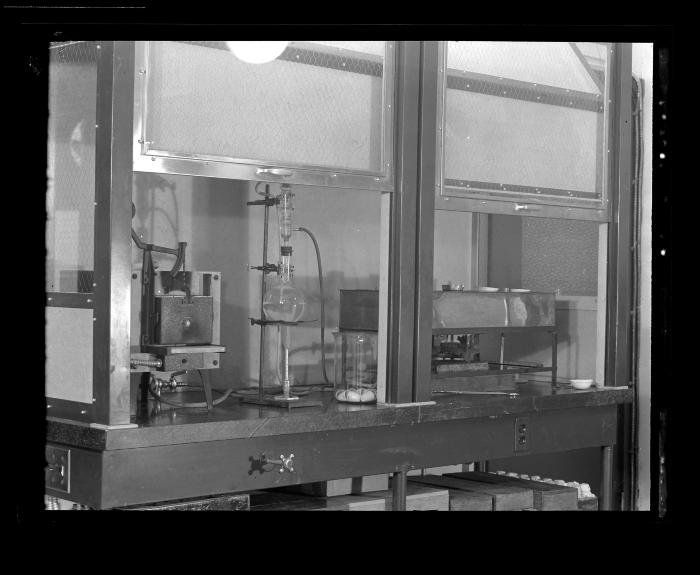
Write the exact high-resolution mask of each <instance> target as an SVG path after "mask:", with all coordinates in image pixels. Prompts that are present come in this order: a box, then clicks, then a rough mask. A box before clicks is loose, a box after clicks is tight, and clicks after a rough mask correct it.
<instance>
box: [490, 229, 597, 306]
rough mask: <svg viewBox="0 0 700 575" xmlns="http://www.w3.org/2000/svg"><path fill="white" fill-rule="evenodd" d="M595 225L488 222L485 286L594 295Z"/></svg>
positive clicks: (595, 275)
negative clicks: (486, 277)
mask: <svg viewBox="0 0 700 575" xmlns="http://www.w3.org/2000/svg"><path fill="white" fill-rule="evenodd" d="M599 227H600V226H599V224H598V223H596V222H587V221H578V220H563V219H553V218H521V217H518V216H495V215H493V216H490V217H489V256H488V259H489V266H488V282H489V283H488V285H490V286H494V287H498V288H523V289H531V290H533V291H536V292H556V293H557V295H560V296H567V295H569V296H592V297H595V296H597V295H598V232H599Z"/></svg>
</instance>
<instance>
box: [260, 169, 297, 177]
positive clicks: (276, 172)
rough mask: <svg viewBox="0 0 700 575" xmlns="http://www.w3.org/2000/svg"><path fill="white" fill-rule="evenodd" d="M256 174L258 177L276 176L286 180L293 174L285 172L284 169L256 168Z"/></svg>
mask: <svg viewBox="0 0 700 575" xmlns="http://www.w3.org/2000/svg"><path fill="white" fill-rule="evenodd" d="M256 173H257V174H258V176H277V177H280V178H288V177H289V176H291V175H292V174H293V173H294V172H292V170H287V169H286V168H258V171H257V172H256Z"/></svg>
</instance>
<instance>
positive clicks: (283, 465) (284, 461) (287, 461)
mask: <svg viewBox="0 0 700 575" xmlns="http://www.w3.org/2000/svg"><path fill="white" fill-rule="evenodd" d="M260 459H261V460H262V464H263V465H265V464H266V463H269V464H271V465H279V466H280V470H279V472H280V473H284V470H285V469H286V470H287V471H289V473H294V462H293V461H292V459H294V454H293V453H290V454H289V457H285V456H284V454H282V455H280V458H279V459H268V458H267V456H266V455H265V454H264V453H263V454H262V455H261V456H260Z"/></svg>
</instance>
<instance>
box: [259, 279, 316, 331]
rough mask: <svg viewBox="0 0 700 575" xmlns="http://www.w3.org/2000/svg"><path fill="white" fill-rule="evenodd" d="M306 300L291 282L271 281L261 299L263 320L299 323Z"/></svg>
mask: <svg viewBox="0 0 700 575" xmlns="http://www.w3.org/2000/svg"><path fill="white" fill-rule="evenodd" d="M305 305H306V298H305V297H304V292H303V291H301V290H300V289H299V288H297V287H295V285H294V283H293V282H292V281H291V280H286V281H285V280H284V279H283V278H280V279H279V280H277V281H274V280H273V283H272V285H271V286H270V287H269V288H268V289H267V293H266V294H265V298H264V299H263V311H264V312H265V318H266V319H268V320H271V321H289V322H295V321H299V319H300V318H301V316H302V315H303V314H304V306H305Z"/></svg>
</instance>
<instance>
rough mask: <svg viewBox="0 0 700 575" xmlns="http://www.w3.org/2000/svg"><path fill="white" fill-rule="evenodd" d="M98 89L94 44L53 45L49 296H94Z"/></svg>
mask: <svg viewBox="0 0 700 575" xmlns="http://www.w3.org/2000/svg"><path fill="white" fill-rule="evenodd" d="M96 88H97V49H96V43H95V42H71V43H60V44H59V43H54V44H52V45H51V48H50V58H49V125H48V162H47V165H48V170H47V172H48V173H47V179H48V180H47V186H48V187H47V194H46V198H47V206H46V207H47V209H46V211H47V216H48V219H47V225H46V250H47V256H46V289H47V291H59V292H82V293H89V292H92V281H93V280H92V273H93V258H94V219H95V207H94V201H95V102H96Z"/></svg>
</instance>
